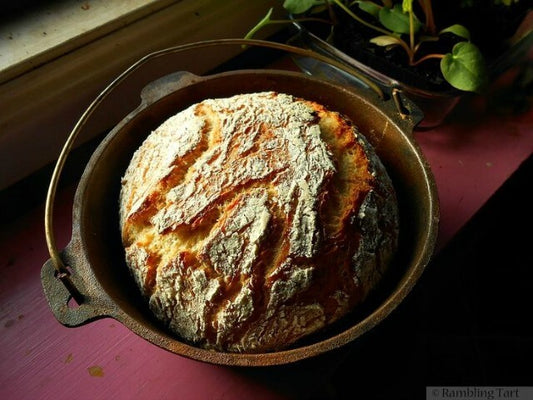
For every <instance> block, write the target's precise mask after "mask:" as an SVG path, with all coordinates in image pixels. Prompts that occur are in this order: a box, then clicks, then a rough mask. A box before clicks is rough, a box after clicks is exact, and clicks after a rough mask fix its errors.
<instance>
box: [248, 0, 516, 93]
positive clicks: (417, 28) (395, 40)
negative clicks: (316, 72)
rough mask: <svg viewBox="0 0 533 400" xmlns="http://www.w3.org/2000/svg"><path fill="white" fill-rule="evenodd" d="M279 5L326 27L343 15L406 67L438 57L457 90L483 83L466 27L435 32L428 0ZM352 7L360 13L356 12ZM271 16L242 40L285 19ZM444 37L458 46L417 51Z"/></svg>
mask: <svg viewBox="0 0 533 400" xmlns="http://www.w3.org/2000/svg"><path fill="white" fill-rule="evenodd" d="M494 1H498V0H494ZM504 1H505V0H504ZM514 1H518V0H514ZM283 7H284V8H285V10H286V11H287V12H288V13H289V14H291V15H292V16H294V19H293V20H296V21H309V20H314V21H322V22H326V23H329V24H331V25H332V26H335V24H336V22H337V17H336V13H337V12H339V11H340V12H344V13H346V14H348V15H349V16H350V17H351V18H353V20H355V21H357V22H358V23H359V24H361V25H364V26H366V27H367V28H370V29H372V30H373V31H375V32H376V36H374V37H373V38H372V39H370V42H371V43H373V44H374V45H376V46H381V47H384V48H385V49H391V48H393V47H400V48H402V49H403V50H404V51H405V53H406V55H407V63H408V65H409V66H416V65H418V64H420V63H424V62H426V61H427V60H430V59H439V60H440V70H441V73H442V75H443V77H444V79H445V80H446V81H447V82H448V83H449V84H450V85H451V86H453V87H455V88H457V89H460V90H464V91H479V90H481V89H482V88H483V87H484V86H485V84H486V82H487V73H486V67H485V62H484V59H483V56H482V54H481V52H480V50H479V49H478V47H477V46H476V45H474V44H473V43H472V42H471V41H470V33H469V31H468V29H467V28H466V27H465V26H463V25H459V24H453V25H450V26H447V27H445V28H443V29H440V30H439V29H437V26H436V25H435V18H434V15H433V8H432V4H431V0H418V1H417V3H415V4H414V0H402V1H394V0H381V1H380V2H376V1H371V0H285V1H284V3H283ZM354 9H358V10H360V11H361V12H357V13H356V12H354ZM318 13H322V14H324V13H325V14H326V15H328V17H327V19H324V18H316V17H315V16H316V15H317V14H318ZM271 16H272V9H270V10H269V11H268V13H267V14H266V16H265V17H264V18H263V19H262V20H261V21H260V22H259V23H258V24H257V25H256V26H254V28H252V30H251V31H250V32H249V33H248V34H247V36H246V37H252V36H253V35H254V34H255V33H256V32H257V31H258V30H259V29H261V28H262V27H263V26H265V25H268V24H275V23H286V22H290V21H291V20H275V19H271ZM445 33H448V34H453V35H455V36H456V38H457V41H458V42H457V43H454V44H453V46H451V48H449V49H447V51H443V52H429V53H428V52H423V51H421V50H422V49H424V47H425V46H426V45H427V44H428V43H431V42H438V41H439V40H440V39H441V37H442V35H443V34H445ZM421 54H422V55H421Z"/></svg>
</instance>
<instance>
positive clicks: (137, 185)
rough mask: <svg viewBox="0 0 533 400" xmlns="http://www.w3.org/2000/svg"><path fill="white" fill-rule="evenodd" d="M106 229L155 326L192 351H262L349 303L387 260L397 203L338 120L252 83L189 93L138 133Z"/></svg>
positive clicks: (350, 128)
mask: <svg viewBox="0 0 533 400" xmlns="http://www.w3.org/2000/svg"><path fill="white" fill-rule="evenodd" d="M120 227H121V233H122V239H123V244H124V248H125V257H126V262H127V264H128V266H129V268H130V270H131V273H132V275H133V277H134V279H135V281H136V283H137V284H138V286H139V288H140V290H141V292H142V295H143V296H144V297H145V298H146V299H147V301H148V303H149V306H150V309H151V310H152V311H153V313H154V314H155V316H156V317H157V318H158V319H159V320H160V321H162V323H163V324H165V326H167V327H168V329H170V330H171V331H172V332H174V333H175V334H176V335H178V336H179V337H180V338H181V339H183V340H186V341H188V342H189V343H192V344H194V345H196V346H200V347H203V348H208V349H214V350H219V351H230V352H265V351H273V350H278V349H281V348H284V347H286V346H289V345H290V344H292V343H294V342H295V341H297V340H298V339H300V338H302V337H304V336H306V335H308V334H310V333H312V332H315V331H317V330H319V329H321V328H323V327H325V326H326V325H328V324H331V323H332V322H334V321H336V320H338V319H339V318H340V317H342V316H344V315H345V314H347V313H348V312H349V311H350V310H352V309H353V308H354V306H356V305H357V304H359V303H360V302H361V301H363V299H364V298H365V297H366V296H367V294H368V293H369V291H370V290H372V289H373V288H374V287H375V286H376V284H377V282H378V281H379V279H380V277H381V276H382V275H383V273H384V271H385V270H386V268H387V266H388V264H390V262H391V259H392V257H393V255H394V252H395V249H396V247H397V238H398V210H397V202H396V196H395V193H394V190H393V187H392V184H391V180H390V178H389V177H388V175H387V173H386V171H385V168H384V167H383V165H382V163H381V162H380V160H379V159H378V157H377V156H376V154H375V152H374V150H373V149H372V148H371V146H370V145H369V144H368V142H367V141H366V139H365V138H364V137H363V136H362V135H361V134H360V133H358V131H357V129H356V127H355V126H354V125H353V123H352V122H351V121H349V120H348V119H347V118H345V117H344V116H342V115H341V114H339V113H337V112H334V111H330V110H328V109H326V108H325V107H324V106H322V105H320V104H317V103H316V102H312V101H307V100H304V99H300V98H295V97H293V96H290V95H286V94H282V93H276V92H261V93H253V94H242V95H236V96H233V97H230V98H224V99H209V100H205V101H202V102H201V103H198V104H195V105H193V106H191V107H189V108H187V109H185V110H183V111H181V112H178V113H177V114H176V115H174V116H173V117H171V118H169V119H168V120H167V121H165V122H164V123H163V124H162V125H161V126H159V127H158V128H157V129H156V130H155V131H154V132H152V133H151V134H150V135H149V136H148V137H147V139H146V140H145V141H144V143H143V144H142V145H141V147H140V148H139V149H138V150H137V151H136V153H135V154H134V156H133V158H132V160H131V163H130V165H129V167H128V168H127V170H126V172H125V174H124V177H123V180H122V189H121V194H120Z"/></svg>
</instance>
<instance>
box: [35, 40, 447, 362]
mask: <svg viewBox="0 0 533 400" xmlns="http://www.w3.org/2000/svg"><path fill="white" fill-rule="evenodd" d="M227 41H228V43H240V42H241V41H239V40H237V39H235V40H233V39H228V40H227ZM218 42H220V41H210V42H200V43H199V44H197V46H212V45H216V43H218ZM247 44H252V45H258V46H266V47H271V46H272V45H271V44H269V43H265V42H261V41H249V42H247ZM276 47H278V48H279V47H280V46H279V45H276ZM281 47H282V48H283V49H284V50H287V51H289V52H296V53H299V54H301V53H302V50H297V49H295V48H291V47H289V46H285V45H283V46H281ZM176 49H177V50H176ZM180 49H181V48H180V47H177V48H173V49H170V50H168V49H167V50H165V51H166V52H175V51H180ZM306 55H307V56H309V54H306ZM265 90H273V91H278V92H285V93H289V94H292V95H295V96H299V97H303V98H306V99H309V100H314V101H317V102H319V103H322V104H324V105H326V106H328V107H329V108H331V109H333V110H337V111H339V112H341V113H344V114H345V115H347V116H348V117H350V118H351V119H352V120H353V121H355V122H356V125H357V126H358V128H359V130H360V131H361V132H362V133H363V134H364V135H365V136H366V137H367V138H368V140H369V141H370V142H371V143H372V145H373V146H374V147H375V149H376V152H377V154H378V155H379V157H380V158H381V160H382V161H383V163H384V164H385V166H386V168H387V170H388V172H389V174H390V176H391V178H392V180H393V184H394V187H395V189H396V191H397V194H398V199H399V209H400V220H401V230H400V240H399V251H398V254H397V256H396V258H395V261H394V263H393V265H392V266H391V267H390V269H389V273H388V274H387V275H386V276H385V279H384V280H383V282H382V283H381V285H380V287H379V288H378V289H377V290H376V291H375V292H374V293H373V294H372V295H371V296H370V297H369V298H368V299H367V301H365V303H364V304H363V305H361V306H359V307H357V308H356V309H355V310H354V311H353V312H352V313H351V314H350V315H348V316H346V317H345V318H343V319H342V320H341V321H339V322H338V323H336V324H333V325H332V326H331V327H328V328H326V329H324V330H323V331H321V332H319V333H317V334H314V335H311V336H310V337H308V338H306V339H304V340H302V341H300V342H298V343H296V344H295V345H293V346H291V347H290V348H287V349H286V350H283V351H277V352H271V353H261V354H236V353H224V352H216V351H211V350H204V349H201V348H197V347H194V346H193V345H190V344H188V343H186V342H185V341H183V340H180V338H178V337H176V336H175V335H173V334H171V333H169V332H168V331H167V330H166V329H165V328H164V327H162V326H161V325H160V324H159V323H158V322H157V321H156V320H155V319H154V317H153V316H152V314H151V313H150V311H149V310H148V309H147V307H146V304H145V302H144V301H143V299H142V298H141V297H140V294H139V293H138V290H137V288H136V287H135V285H134V283H133V279H131V277H130V275H129V272H128V270H127V266H126V264H125V261H124V251H123V248H122V245H121V239H120V231H119V222H118V214H119V212H118V204H119V203H118V198H119V191H120V180H121V176H122V175H123V173H124V171H125V169H126V167H127V165H128V163H129V161H130V159H131V157H132V155H133V152H134V151H135V150H136V149H137V148H138V147H139V146H140V144H141V143H142V141H143V140H144V139H145V138H146V136H147V135H148V134H149V133H150V132H151V131H152V130H153V129H155V128H156V127H157V126H159V125H160V124H161V123H162V122H163V121H164V120H165V119H167V118H168V117H170V116H171V115H173V114H175V113H176V112H177V111H179V110H182V109H184V108H186V107H188V106H189V105H192V104H194V103H196V102H199V101H201V100H203V99H206V98H215V97H226V96H231V95H234V94H238V93H250V92H258V91H265ZM91 107H92V106H91ZM91 107H90V109H91ZM90 109H89V110H90ZM405 110H406V111H409V110H407V109H405ZM412 110H414V109H412ZM89 116H90V112H86V114H84V116H83V117H82V118H81V119H80V122H79V123H78V125H80V124H83V122H84V121H85V120H86V119H87V118H89ZM418 119H419V117H415V116H414V113H410V115H407V113H405V114H401V113H399V112H398V108H397V104H396V103H395V102H394V101H393V100H392V99H389V100H385V98H384V97H383V96H382V93H374V92H371V91H368V90H362V89H356V88H353V87H347V86H343V85H339V84H336V83H334V82H330V81H327V80H324V79H317V78H315V77H311V76H307V75H303V74H301V73H296V72H288V71H279V70H244V71H232V72H225V73H221V74H216V75H211V76H204V77H200V76H196V75H192V74H190V73H187V72H178V73H174V74H171V75H169V76H166V77H164V78H161V79H159V80H157V81H155V82H153V83H151V84H150V85H148V86H147V87H145V89H144V90H143V91H142V93H141V104H140V106H139V107H138V108H137V109H135V110H134V111H133V112H131V113H130V114H129V115H127V116H126V117H125V118H124V119H123V120H122V121H121V122H120V123H119V124H118V125H117V126H116V127H115V128H114V129H113V130H112V131H111V132H110V133H109V134H108V135H107V136H106V138H105V139H104V140H103V142H102V143H101V144H100V146H99V147H98V148H97V149H96V151H95V152H94V154H93V156H92V158H91V159H90V161H89V163H88V165H87V166H86V169H85V172H84V174H83V176H82V178H81V180H80V182H79V186H78V189H77V192H76V196H75V199H74V209H73V227H72V239H71V241H70V243H69V244H68V245H67V247H66V248H65V249H64V250H63V251H61V252H59V251H57V249H56V248H55V242H54V239H53V235H52V234H51V232H52V231H53V229H52V210H53V199H54V193H55V188H56V185H57V179H58V176H59V174H60V172H61V169H62V167H63V164H64V158H65V157H66V154H68V151H69V147H70V146H71V145H72V143H71V142H72V141H73V139H74V138H73V137H72V136H75V135H71V137H70V138H69V140H68V141H67V143H66V144H65V148H64V149H63V152H62V154H61V156H60V158H59V161H58V165H57V166H56V171H55V173H54V175H53V177H52V182H51V185H50V191H49V196H48V201H47V209H46V211H47V212H46V217H45V224H46V231H47V242H48V247H49V250H50V255H51V259H50V260H48V261H47V262H46V263H45V264H44V266H43V268H42V271H41V281H42V284H43V288H44V292H45V295H46V297H47V299H48V302H49V305H50V308H51V309H52V311H53V313H54V315H55V317H56V318H57V319H58V321H59V322H61V323H62V324H64V325H66V326H69V327H75V326H80V325H83V324H85V323H89V322H91V321H93V320H95V319H99V318H104V317H110V318H114V319H116V320H117V321H119V322H121V323H122V324H124V325H125V326H126V327H128V328H129V329H130V330H132V331H133V332H135V333H136V334H138V335H139V336H141V337H142V338H144V339H146V340H148V341H150V342H152V343H154V344H155V345H158V346H160V347H162V348H164V349H166V350H168V351H171V352H173V353H176V354H179V355H182V356H185V357H189V358H192V359H196V360H201V361H205V362H209V363H214V364H224V365H241V366H267V365H279V364H287V363H292V362H295V361H298V360H302V359H306V358H309V357H313V356H317V355H319V354H322V353H325V352H328V351H330V350H333V349H336V348H339V347H340V346H343V345H345V344H347V343H349V342H352V341H354V340H355V339H356V338H358V337H360V336H361V335H362V334H364V333H365V332H367V331H369V330H370V329H371V328H372V327H374V326H375V325H376V324H378V323H380V322H381V321H382V320H383V319H384V318H385V317H386V316H387V315H389V314H390V313H391V312H392V311H393V310H394V309H395V308H396V307H397V306H398V304H399V303H400V302H401V301H402V300H403V299H404V298H405V296H406V295H407V294H408V293H409V292H410V291H411V289H412V288H413V286H414V285H415V283H416V281H417V280H418V279H419V277H420V276H421V274H422V271H423V269H424V268H425V266H426V265H427V263H428V262H429V260H430V257H431V255H432V252H433V248H434V244H435V240H436V236H437V225H438V217H439V207H438V199H437V194H436V193H437V192H436V187H435V183H434V180H433V176H432V174H431V171H430V168H429V166H428V164H427V162H426V161H425V159H424V157H423V155H422V153H421V151H420V149H419V147H418V145H417V144H416V142H415V141H414V140H413V137H412V130H413V127H414V125H415V124H416V122H417V120H418ZM78 125H77V126H76V128H75V129H74V131H73V133H74V132H76V131H77V130H78V129H79V126H78ZM73 297H74V299H75V300H76V301H77V303H78V304H79V306H78V307H71V306H69V302H70V301H71V299H72V298H73Z"/></svg>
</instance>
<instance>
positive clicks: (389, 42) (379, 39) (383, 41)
mask: <svg viewBox="0 0 533 400" xmlns="http://www.w3.org/2000/svg"><path fill="white" fill-rule="evenodd" d="M370 43H374V44H375V45H377V46H383V47H385V46H394V45H399V44H400V39H398V38H397V37H394V36H390V35H381V36H376V37H373V38H372V39H370Z"/></svg>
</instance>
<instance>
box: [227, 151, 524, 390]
mask: <svg viewBox="0 0 533 400" xmlns="http://www.w3.org/2000/svg"><path fill="white" fill-rule="evenodd" d="M531 182H533V157H530V158H529V159H528V160H527V161H526V162H524V163H523V165H522V166H521V167H520V169H519V170H518V171H517V172H516V173H515V174H514V175H513V176H512V177H511V178H510V179H509V180H508V181H507V182H506V183H505V184H504V185H503V186H502V188H501V189H500V190H499V191H498V192H497V193H496V194H495V195H494V196H493V197H492V198H491V199H490V200H489V201H488V202H487V204H486V205H485V206H483V207H482V209H481V210H480V211H479V212H478V213H477V214H476V215H475V216H474V218H473V219H472V220H470V221H469V223H468V224H467V225H466V226H465V227H464V228H463V229H462V230H461V232H460V233H459V234H458V235H457V236H456V237H455V238H454V239H453V240H452V241H451V242H450V243H449V244H448V246H447V247H446V248H445V249H443V250H442V251H441V252H440V253H439V254H438V255H437V256H435V258H434V260H433V261H432V262H431V264H430V265H429V266H428V268H427V270H426V272H425V273H424V276H423V277H422V279H421V280H420V281H419V283H418V285H417V286H416V288H415V289H414V291H413V292H412V293H411V294H410V295H409V296H408V297H407V299H406V301H404V303H402V304H401V305H400V306H399V308H398V309H397V310H396V311H395V312H393V313H392V315H390V316H389V318H388V319H386V320H385V321H384V322H383V323H382V324H381V325H380V326H378V327H377V328H375V329H374V330H373V331H371V332H370V333H367V334H366V335H364V336H363V337H361V338H359V339H358V340H357V341H356V342H354V343H352V344H351V345H349V346H345V347H344V348H342V349H339V350H336V351H334V352H331V353H328V354H325V355H323V356H320V357H318V358H315V359H312V360H307V361H304V362H300V363H297V364H294V365H288V366H282V367H274V368H273V367H270V368H259V369H257V368H254V369H248V368H236V369H235V371H236V372H237V373H239V374H242V375H244V376H245V377H247V378H249V379H251V380H255V381H257V382H258V383H260V384H263V385H266V386H268V387H269V388H270V389H272V390H274V391H276V392H277V393H279V394H280V398H297V399H344V398H346V399H348V398H349V399H354V398H361V399H365V400H366V399H381V398H387V399H392V398H394V399H418V398H425V387H426V386H469V385H470V386H532V385H533V364H531V359H532V358H533V328H532V327H531V323H530V320H531V304H533V252H532V245H533V242H532V238H533V235H532V234H531V226H533V210H532V204H533V196H532V195H531V190H527V189H528V186H530V185H531Z"/></svg>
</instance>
